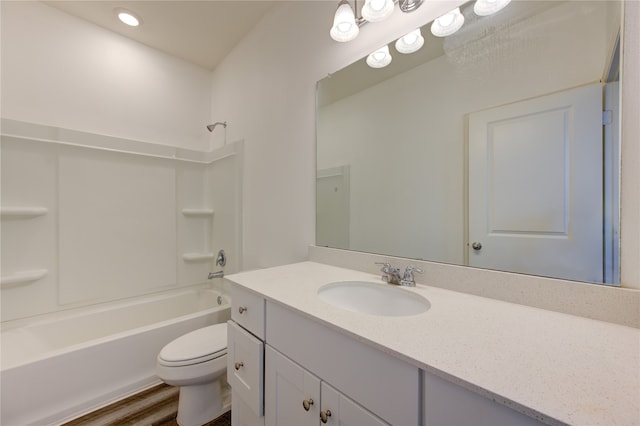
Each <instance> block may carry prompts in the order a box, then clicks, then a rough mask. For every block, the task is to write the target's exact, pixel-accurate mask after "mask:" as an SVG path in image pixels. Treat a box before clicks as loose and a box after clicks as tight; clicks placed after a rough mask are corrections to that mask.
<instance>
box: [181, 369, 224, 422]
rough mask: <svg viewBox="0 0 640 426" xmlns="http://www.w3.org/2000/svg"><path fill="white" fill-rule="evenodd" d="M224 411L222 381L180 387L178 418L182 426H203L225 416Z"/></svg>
mask: <svg viewBox="0 0 640 426" xmlns="http://www.w3.org/2000/svg"><path fill="white" fill-rule="evenodd" d="M222 411H223V410H222V392H221V383H220V380H215V381H213V382H210V383H204V384H201V385H192V386H182V387H180V396H179V397H178V417H177V418H176V421H177V422H178V424H179V425H180V426H201V425H203V424H205V423H208V422H210V421H212V420H213V419H215V418H216V417H218V416H219V415H221V414H223V413H222Z"/></svg>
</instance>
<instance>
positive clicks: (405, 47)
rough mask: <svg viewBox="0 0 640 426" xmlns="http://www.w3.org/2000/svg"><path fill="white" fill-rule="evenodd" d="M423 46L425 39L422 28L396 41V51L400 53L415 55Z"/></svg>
mask: <svg viewBox="0 0 640 426" xmlns="http://www.w3.org/2000/svg"><path fill="white" fill-rule="evenodd" d="M423 44H424V37H422V33H421V32H420V28H416V29H415V30H413V31H411V32H410V33H409V34H406V35H404V36H403V37H400V38H399V39H398V41H396V50H397V51H398V52H400V53H413V52H417V51H418V50H420V48H421V47H422V45H423Z"/></svg>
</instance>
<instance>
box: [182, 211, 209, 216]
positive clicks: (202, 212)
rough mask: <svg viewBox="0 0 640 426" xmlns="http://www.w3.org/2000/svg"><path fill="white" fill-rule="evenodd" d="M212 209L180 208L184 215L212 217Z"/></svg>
mask: <svg viewBox="0 0 640 426" xmlns="http://www.w3.org/2000/svg"><path fill="white" fill-rule="evenodd" d="M213 213H214V212H213V210H212V209H182V214H183V215H185V216H186V217H213Z"/></svg>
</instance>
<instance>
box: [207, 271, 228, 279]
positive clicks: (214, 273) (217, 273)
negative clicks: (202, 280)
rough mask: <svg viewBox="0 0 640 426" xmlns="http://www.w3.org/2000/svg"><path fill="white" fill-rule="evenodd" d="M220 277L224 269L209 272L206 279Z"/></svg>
mask: <svg viewBox="0 0 640 426" xmlns="http://www.w3.org/2000/svg"><path fill="white" fill-rule="evenodd" d="M222 277H224V271H218V272H209V277H208V278H207V279H209V280H212V279H214V278H222Z"/></svg>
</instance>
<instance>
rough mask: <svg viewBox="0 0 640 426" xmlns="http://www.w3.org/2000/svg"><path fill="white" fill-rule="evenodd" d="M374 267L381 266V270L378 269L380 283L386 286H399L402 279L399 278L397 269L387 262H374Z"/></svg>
mask: <svg viewBox="0 0 640 426" xmlns="http://www.w3.org/2000/svg"><path fill="white" fill-rule="evenodd" d="M376 265H382V268H380V271H381V272H382V277H381V278H382V281H384V282H385V283H388V284H395V285H400V281H402V277H401V276H400V270H399V269H398V268H394V267H393V266H391V264H390V263H387V262H376Z"/></svg>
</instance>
